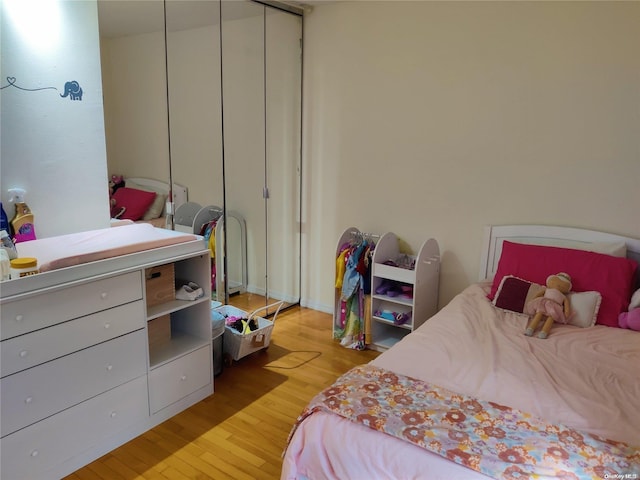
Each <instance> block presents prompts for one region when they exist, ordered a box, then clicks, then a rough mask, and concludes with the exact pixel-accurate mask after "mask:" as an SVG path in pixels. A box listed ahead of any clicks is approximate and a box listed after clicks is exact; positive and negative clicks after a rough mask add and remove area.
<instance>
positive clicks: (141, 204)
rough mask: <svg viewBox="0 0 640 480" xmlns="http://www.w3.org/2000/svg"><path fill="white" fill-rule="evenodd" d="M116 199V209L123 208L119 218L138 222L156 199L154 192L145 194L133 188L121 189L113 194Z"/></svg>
mask: <svg viewBox="0 0 640 480" xmlns="http://www.w3.org/2000/svg"><path fill="white" fill-rule="evenodd" d="M113 198H115V199H116V209H117V210H120V209H121V208H122V207H124V209H125V210H124V213H123V214H122V215H121V216H120V219H123V220H133V221H136V220H140V218H142V216H143V215H144V213H145V212H146V211H147V209H148V208H149V207H150V206H151V204H152V203H153V201H154V199H155V198H156V194H155V192H145V191H143V190H137V189H135V188H129V187H121V188H119V189H118V190H116V193H114V194H113Z"/></svg>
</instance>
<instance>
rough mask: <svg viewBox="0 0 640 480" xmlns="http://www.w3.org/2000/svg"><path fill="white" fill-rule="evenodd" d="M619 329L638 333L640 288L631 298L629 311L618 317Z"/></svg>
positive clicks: (639, 325)
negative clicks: (627, 329)
mask: <svg viewBox="0 0 640 480" xmlns="http://www.w3.org/2000/svg"><path fill="white" fill-rule="evenodd" d="M618 325H620V328H629V329H631V330H637V331H639V332H640V288H639V289H638V290H636V293H634V294H633V296H632V297H631V303H629V311H628V312H622V313H621V314H620V315H619V316H618Z"/></svg>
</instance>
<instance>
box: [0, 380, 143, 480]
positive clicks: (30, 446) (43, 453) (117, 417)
mask: <svg viewBox="0 0 640 480" xmlns="http://www.w3.org/2000/svg"><path fill="white" fill-rule="evenodd" d="M148 409H149V406H148V403H147V381H146V376H142V377H139V378H137V379H135V380H133V381H131V382H128V383H126V384H124V385H121V386H119V387H117V388H114V389H113V390H109V391H108V392H106V393H104V394H102V395H98V396H97V397H94V398H92V399H90V400H87V401H86V402H83V403H81V404H79V405H76V406H75V407H73V408H70V409H68V410H65V411H63V412H61V413H59V414H57V415H54V416H52V417H49V418H47V419H45V420H43V421H41V422H38V423H36V424H35V425H32V426H30V427H27V428H25V429H23V430H20V431H18V432H15V433H13V434H11V435H9V436H7V437H4V438H3V439H2V440H0V443H1V446H0V451H1V455H2V457H1V460H2V461H1V463H0V478H2V479H3V480H4V479H6V480H22V479H30V480H36V479H50V478H53V475H51V474H47V470H48V469H50V468H52V466H56V465H60V464H61V463H63V462H64V461H66V460H68V459H70V458H72V457H74V456H78V455H80V454H82V452H85V451H87V450H88V449H90V448H94V447H95V446H96V445H98V444H99V443H100V442H104V440H105V439H108V438H109V437H111V436H113V435H116V434H118V432H123V431H125V430H127V429H130V428H131V427H132V425H135V424H136V423H140V422H144V421H145V419H146V418H148V416H149V410H148Z"/></svg>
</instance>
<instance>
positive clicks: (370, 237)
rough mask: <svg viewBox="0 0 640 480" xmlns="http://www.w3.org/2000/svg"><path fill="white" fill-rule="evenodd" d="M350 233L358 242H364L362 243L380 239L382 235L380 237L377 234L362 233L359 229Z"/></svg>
mask: <svg viewBox="0 0 640 480" xmlns="http://www.w3.org/2000/svg"><path fill="white" fill-rule="evenodd" d="M349 233H350V234H351V235H353V236H354V237H356V238H357V239H358V240H362V241H364V240H379V239H380V235H378V234H377V233H369V232H361V231H360V230H358V229H354V230H351V231H350V232H349Z"/></svg>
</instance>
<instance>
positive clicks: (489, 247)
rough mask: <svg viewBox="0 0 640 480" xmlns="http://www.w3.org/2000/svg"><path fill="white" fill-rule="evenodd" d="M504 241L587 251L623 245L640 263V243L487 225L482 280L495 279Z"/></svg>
mask: <svg viewBox="0 0 640 480" xmlns="http://www.w3.org/2000/svg"><path fill="white" fill-rule="evenodd" d="M505 240H508V241H511V242H519V243H529V244H534V245H553V246H557V247H568V248H571V247H580V246H582V248H584V247H585V246H586V245H588V244H591V243H600V242H607V243H610V242H611V243H612V242H624V243H625V244H626V246H627V258H630V259H632V260H635V261H636V262H638V263H640V240H639V239H637V238H631V237H624V236H621V235H615V234H612V233H605V232H598V231H595V230H585V229H582V228H573V227H555V226H549V225H488V226H486V227H485V228H484V242H483V248H482V256H481V261H480V276H479V277H480V280H483V279H485V278H490V277H493V275H494V274H495V272H496V270H497V269H498V261H499V260H500V254H501V253H502V242H504V241H505Z"/></svg>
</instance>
